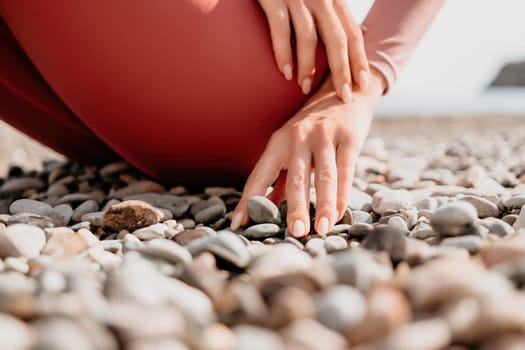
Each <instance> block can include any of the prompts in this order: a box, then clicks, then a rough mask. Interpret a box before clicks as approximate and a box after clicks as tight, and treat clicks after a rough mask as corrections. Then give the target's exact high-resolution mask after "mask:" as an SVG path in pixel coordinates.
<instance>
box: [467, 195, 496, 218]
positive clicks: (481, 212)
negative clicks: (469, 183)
mask: <svg viewBox="0 0 525 350" xmlns="http://www.w3.org/2000/svg"><path fill="white" fill-rule="evenodd" d="M460 200H461V201H465V202H468V203H470V204H472V205H473V206H474V208H476V211H477V212H478V217H479V218H487V217H498V216H499V209H498V207H497V206H496V204H494V203H492V202H491V201H489V200H488V199H485V198H481V197H476V196H463V197H461V198H460Z"/></svg>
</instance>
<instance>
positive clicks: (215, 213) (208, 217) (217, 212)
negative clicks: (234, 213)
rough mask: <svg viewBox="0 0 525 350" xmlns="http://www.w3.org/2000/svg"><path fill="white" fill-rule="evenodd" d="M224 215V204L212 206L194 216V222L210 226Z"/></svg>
mask: <svg viewBox="0 0 525 350" xmlns="http://www.w3.org/2000/svg"><path fill="white" fill-rule="evenodd" d="M224 214H226V207H225V206H224V204H214V205H211V206H209V207H207V208H206V209H203V210H201V211H199V212H197V213H196V214H195V216H194V217H195V221H196V222H198V223H204V224H211V223H213V222H215V221H217V220H218V219H220V218H221V217H222V216H223V215H224Z"/></svg>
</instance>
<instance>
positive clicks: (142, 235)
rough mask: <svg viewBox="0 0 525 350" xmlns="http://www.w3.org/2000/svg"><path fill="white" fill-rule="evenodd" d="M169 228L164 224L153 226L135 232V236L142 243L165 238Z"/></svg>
mask: <svg viewBox="0 0 525 350" xmlns="http://www.w3.org/2000/svg"><path fill="white" fill-rule="evenodd" d="M167 230H168V227H167V226H166V225H164V224H153V225H151V226H147V227H143V228H139V229H138V230H135V231H133V235H134V236H135V237H137V238H138V239H140V240H142V241H147V240H151V239H155V238H162V237H164V233H165V232H166V231H167Z"/></svg>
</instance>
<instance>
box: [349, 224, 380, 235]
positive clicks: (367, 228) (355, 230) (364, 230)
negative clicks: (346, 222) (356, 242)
mask: <svg viewBox="0 0 525 350" xmlns="http://www.w3.org/2000/svg"><path fill="white" fill-rule="evenodd" d="M373 229H374V227H373V226H372V225H370V224H365V223H359V224H353V225H352V226H351V227H350V229H349V230H348V235H349V236H350V237H354V238H361V237H365V236H366V235H368V234H370V232H372V230H373Z"/></svg>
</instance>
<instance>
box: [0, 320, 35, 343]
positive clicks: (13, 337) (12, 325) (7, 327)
mask: <svg viewBox="0 0 525 350" xmlns="http://www.w3.org/2000/svg"><path fill="white" fill-rule="evenodd" d="M0 329H1V332H2V348H3V349H6V350H7V349H13V350H15V349H29V348H32V345H33V342H34V334H33V332H32V331H31V329H30V328H29V327H28V326H27V325H26V324H25V323H24V322H22V321H20V320H19V319H17V318H15V317H13V316H11V315H8V314H4V313H0Z"/></svg>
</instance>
